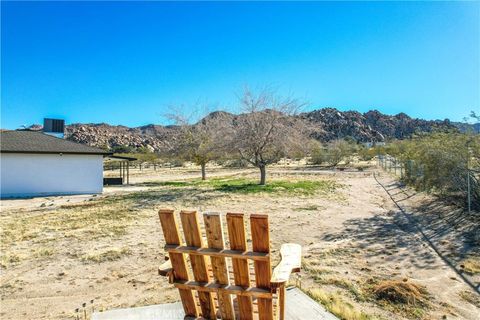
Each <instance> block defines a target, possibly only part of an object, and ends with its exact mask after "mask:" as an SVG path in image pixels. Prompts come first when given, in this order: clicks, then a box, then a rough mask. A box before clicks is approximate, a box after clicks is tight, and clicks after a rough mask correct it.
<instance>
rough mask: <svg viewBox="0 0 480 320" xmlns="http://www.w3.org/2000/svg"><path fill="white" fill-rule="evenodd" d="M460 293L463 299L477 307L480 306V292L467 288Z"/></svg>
mask: <svg viewBox="0 0 480 320" xmlns="http://www.w3.org/2000/svg"><path fill="white" fill-rule="evenodd" d="M459 295H460V297H461V298H462V299H463V300H465V301H467V302H468V303H471V304H473V305H474V306H475V307H477V308H480V297H479V296H478V294H476V293H473V292H472V291H467V290H465V291H462V292H460V294H459Z"/></svg>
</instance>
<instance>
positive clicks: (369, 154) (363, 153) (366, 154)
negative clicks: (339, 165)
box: [357, 146, 377, 161]
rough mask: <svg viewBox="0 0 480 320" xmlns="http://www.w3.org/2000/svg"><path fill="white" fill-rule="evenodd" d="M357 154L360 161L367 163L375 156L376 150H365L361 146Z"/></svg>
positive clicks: (365, 148)
mask: <svg viewBox="0 0 480 320" xmlns="http://www.w3.org/2000/svg"><path fill="white" fill-rule="evenodd" d="M357 154H358V157H359V158H360V160H363V161H369V160H372V159H373V158H374V157H375V156H376V155H377V150H376V149H375V148H367V147H363V146H362V147H360V148H359V149H358V152H357Z"/></svg>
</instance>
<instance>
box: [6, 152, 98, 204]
mask: <svg viewBox="0 0 480 320" xmlns="http://www.w3.org/2000/svg"><path fill="white" fill-rule="evenodd" d="M0 167H1V171H0V181H1V183H0V194H1V197H2V198H6V197H29V196H41V195H61V194H88V193H101V192H102V191H103V157H102V156H101V155H84V154H81V155H74V154H64V155H60V154H29V153H25V154H22V153H1V154H0Z"/></svg>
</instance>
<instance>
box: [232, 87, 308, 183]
mask: <svg viewBox="0 0 480 320" xmlns="http://www.w3.org/2000/svg"><path fill="white" fill-rule="evenodd" d="M239 99H240V104H241V111H242V112H243V113H242V114H240V115H239V116H237V117H236V118H235V120H234V122H233V124H232V126H231V134H230V135H229V137H230V141H229V143H228V144H227V145H228V147H229V149H230V150H231V151H232V152H234V153H236V154H237V155H238V156H239V157H240V159H243V160H246V161H248V162H249V163H250V164H252V165H253V166H255V167H257V168H258V169H259V170H260V185H265V183H266V174H267V172H266V168H267V166H268V165H270V164H272V163H275V162H278V161H279V160H280V159H281V158H283V157H286V156H290V155H293V154H295V153H297V154H298V152H299V151H301V150H302V148H303V145H304V142H305V141H306V139H305V138H304V132H303V128H302V127H301V124H300V121H298V120H295V119H294V118H293V117H291V116H290V115H292V114H293V113H295V112H296V111H297V110H298V109H299V108H300V107H301V106H302V103H300V102H299V101H298V100H297V99H294V98H292V97H290V96H288V97H281V96H279V95H278V94H277V93H276V92H275V91H274V90H271V89H269V88H265V89H262V90H260V91H258V92H253V91H251V90H250V89H249V88H245V90H244V92H243V94H242V95H241V97H240V98H239Z"/></svg>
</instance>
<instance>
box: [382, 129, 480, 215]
mask: <svg viewBox="0 0 480 320" xmlns="http://www.w3.org/2000/svg"><path fill="white" fill-rule="evenodd" d="M385 152H386V153H387V154H389V155H391V156H394V157H395V158H396V159H397V160H399V161H400V162H401V163H402V165H403V167H404V168H405V175H404V176H403V180H404V182H405V183H407V184H410V185H413V186H415V187H416V188H417V189H419V190H424V191H433V192H435V193H438V194H440V195H442V196H448V197H449V198H451V199H452V200H455V201H457V202H458V203H459V204H462V205H463V204H465V203H466V198H467V181H468V180H467V179H470V185H471V196H472V202H471V203H472V208H473V209H480V186H479V183H478V179H479V173H480V136H479V135H473V134H462V133H432V134H427V135H420V136H417V137H414V138H412V139H409V140H404V141H396V142H393V143H391V144H389V145H388V146H387V147H386V148H385Z"/></svg>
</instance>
